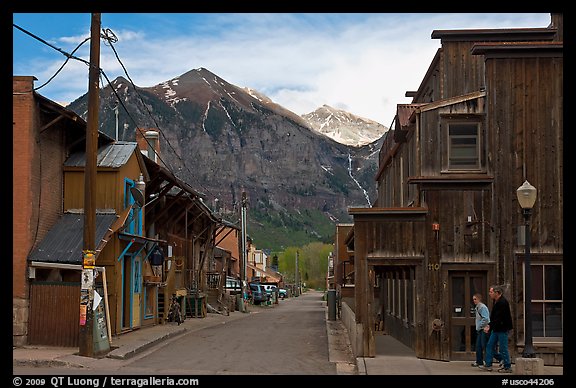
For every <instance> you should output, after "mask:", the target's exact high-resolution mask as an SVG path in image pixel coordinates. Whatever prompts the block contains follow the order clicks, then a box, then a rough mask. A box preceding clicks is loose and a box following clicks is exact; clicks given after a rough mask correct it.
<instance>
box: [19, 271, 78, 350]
mask: <svg viewBox="0 0 576 388" xmlns="http://www.w3.org/2000/svg"><path fill="white" fill-rule="evenodd" d="M28 325H29V326H28V327H29V329H28V333H29V336H28V343H29V344H30V345H48V346H63V347H76V346H78V335H79V331H80V284H79V283H61V282H60V283H54V282H36V283H31V284H30V320H29V321H28Z"/></svg>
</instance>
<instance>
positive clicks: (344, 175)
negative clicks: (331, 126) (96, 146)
mask: <svg viewBox="0 0 576 388" xmlns="http://www.w3.org/2000/svg"><path fill="white" fill-rule="evenodd" d="M87 97H88V96H87V94H86V95H84V96H82V97H80V98H78V99H77V100H76V101H74V102H72V103H71V104H70V105H69V108H70V109H72V110H74V111H75V112H77V113H79V114H80V115H83V117H85V116H86V112H87ZM118 99H120V101H121V102H122V104H121V105H120V107H119V109H118V111H119V112H118V120H116V115H115V112H114V108H115V107H116V106H117V105H118ZM136 127H139V128H144V129H147V128H159V129H160V131H161V133H162V134H161V136H160V143H161V146H160V147H161V158H162V161H164V162H166V164H167V167H168V168H169V169H170V170H171V171H172V172H174V173H175V174H176V175H177V176H178V177H180V178H181V179H183V180H185V181H187V182H188V183H189V184H190V185H191V186H192V187H194V188H195V189H198V190H199V191H200V192H203V193H204V194H205V195H206V198H205V202H206V203H207V204H213V203H216V201H215V200H216V199H217V200H218V201H217V203H218V204H219V206H218V211H219V212H220V213H221V214H222V215H223V216H224V217H225V218H227V219H230V220H231V221H235V220H236V219H237V218H238V206H239V203H240V198H241V192H242V191H246V192H247V195H248V200H249V209H248V217H249V226H248V234H249V235H251V237H252V238H253V239H254V241H255V243H256V245H257V246H258V247H261V248H271V249H281V247H282V246H288V245H295V244H296V245H300V244H304V243H307V242H310V241H315V240H322V241H327V242H332V240H331V238H332V234H333V233H334V222H350V217H349V215H348V214H347V208H348V207H350V206H369V201H370V199H373V198H374V197H375V182H374V175H375V173H376V169H377V158H378V150H379V149H380V144H381V139H379V140H377V141H375V142H373V143H370V144H368V145H366V146H362V147H353V146H349V145H345V144H341V143H338V142H336V141H334V140H332V139H330V138H328V137H326V136H325V135H322V134H319V133H317V132H316V131H314V130H312V129H311V128H310V125H309V124H307V122H306V120H304V119H303V118H302V117H300V116H298V115H296V114H295V113H293V112H290V111H289V110H287V109H285V108H283V107H281V106H280V105H278V104H275V103H273V102H272V101H271V100H270V99H268V98H266V97H265V96H263V95H261V94H259V93H258V92H256V91H253V90H250V89H245V88H240V87H238V86H235V85H232V84H230V83H228V82H226V81H225V80H223V79H222V78H220V77H218V76H217V75H215V74H213V73H211V72H210V71H208V70H206V69H204V68H200V69H194V70H191V71H188V72H187V73H185V74H182V75H181V76H179V77H176V78H173V79H171V80H168V81H165V82H162V83H160V84H158V85H155V86H151V87H137V92H136V90H135V89H134V87H133V85H132V84H131V83H130V82H129V81H127V80H126V79H124V78H122V77H119V78H117V79H115V80H114V81H112V83H111V85H109V86H107V87H105V88H103V89H102V90H101V98H100V128H101V131H103V132H105V133H107V134H108V135H110V136H112V137H114V136H115V133H116V131H117V132H118V137H119V139H120V140H127V141H130V140H132V141H133V140H134V139H135V131H136Z"/></svg>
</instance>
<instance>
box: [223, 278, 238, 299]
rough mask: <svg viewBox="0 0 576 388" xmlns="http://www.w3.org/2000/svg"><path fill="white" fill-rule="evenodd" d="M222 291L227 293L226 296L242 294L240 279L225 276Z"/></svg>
mask: <svg viewBox="0 0 576 388" xmlns="http://www.w3.org/2000/svg"><path fill="white" fill-rule="evenodd" d="M224 289H225V290H226V292H228V295H236V294H242V283H240V279H235V278H233V277H230V276H227V277H226V286H225V287H224Z"/></svg>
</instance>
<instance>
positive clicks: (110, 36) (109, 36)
mask: <svg viewBox="0 0 576 388" xmlns="http://www.w3.org/2000/svg"><path fill="white" fill-rule="evenodd" d="M12 25H13V27H14V28H17V29H18V30H20V31H22V32H23V33H25V34H26V35H29V36H30V37H32V38H34V39H36V40H38V41H39V42H41V43H43V44H45V45H47V46H49V47H51V48H52V49H54V50H56V51H58V52H59V53H61V54H62V55H64V56H65V57H66V61H65V62H64V63H63V64H62V65H61V66H60V68H59V69H58V70H57V71H56V73H55V74H54V75H52V76H51V77H50V78H49V79H48V81H46V82H45V83H44V84H42V85H40V86H39V87H36V88H34V89H33V90H30V91H28V92H27V93H29V92H31V91H35V90H38V89H40V88H42V87H44V86H46V85H47V84H48V83H49V82H51V81H52V80H53V79H54V78H55V77H56V76H57V75H58V74H59V73H60V72H61V71H62V69H63V68H64V66H65V65H66V64H67V63H68V61H69V60H70V59H75V60H77V61H80V62H82V63H84V64H86V65H88V66H90V62H89V61H86V60H85V59H82V58H79V57H77V56H75V55H74V53H75V52H76V51H77V50H78V49H80V47H81V46H82V45H83V44H84V43H86V42H87V41H89V40H90V37H87V38H85V39H84V40H83V41H82V42H81V43H80V44H78V46H76V48H75V49H74V50H73V51H72V53H68V52H66V51H64V50H62V49H61V48H59V47H56V46H54V45H52V44H50V43H49V42H47V41H46V40H44V39H42V38H40V37H39V36H37V35H35V34H33V33H32V32H30V31H27V30H25V29H24V28H22V27H20V26H18V25H17V24H15V23H13V24H12ZM100 37H101V38H102V39H103V40H104V41H105V42H108V45H109V46H110V47H111V48H112V51H113V52H114V55H115V56H116V59H117V60H118V62H119V63H120V65H121V66H122V69H123V70H124V73H125V74H126V76H127V77H128V80H129V81H130V83H131V84H132V87H133V88H134V91H135V92H136V94H137V95H138V98H139V99H140V102H141V103H142V105H143V106H144V107H145V108H146V111H147V112H148V115H149V116H150V118H151V119H152V120H153V121H154V124H155V125H156V127H157V128H158V131H159V133H160V134H162V137H163V138H164V140H165V141H166V143H167V144H168V145H169V146H170V148H171V149H172V151H173V152H174V155H176V157H177V158H178V160H179V161H180V163H181V164H182V166H184V167H185V168H186V170H187V171H188V172H189V173H190V176H191V177H194V178H196V179H197V183H198V184H200V186H202V188H203V189H204V190H205V191H207V192H208V193H209V194H210V195H212V196H213V197H216V195H214V193H212V192H211V191H210V190H209V189H207V188H206V187H205V186H204V185H203V184H202V183H201V182H200V180H199V179H198V177H196V175H195V174H194V173H193V172H192V171H191V170H190V169H189V168H188V166H187V165H186V163H184V160H183V159H182V158H181V157H180V155H179V154H178V152H177V151H176V149H175V148H174V147H173V146H172V144H171V143H170V141H169V140H168V138H167V137H166V135H165V134H164V132H163V131H162V130H161V128H160V125H159V124H158V122H157V121H156V119H155V118H154V116H153V115H152V112H150V110H149V109H148V106H147V105H146V103H145V102H144V100H143V98H142V96H141V94H140V93H139V91H138V89H137V88H136V85H135V84H134V82H133V81H132V78H131V77H130V75H129V74H128V70H127V69H126V67H125V66H124V64H123V63H122V61H121V59H120V57H119V55H118V52H117V51H116V49H115V48H114V46H113V43H116V42H117V41H118V38H117V37H116V35H115V34H114V32H113V31H112V30H110V29H109V28H106V29H103V30H102V34H101V35H100ZM99 72H100V74H102V75H103V76H104V77H105V78H106V80H107V81H108V84H109V85H110V88H111V89H112V92H113V93H114V95H115V96H116V98H117V100H118V102H119V103H120V105H122V108H123V109H124V111H125V112H126V114H127V115H128V117H129V118H130V120H131V121H132V123H133V124H134V125H135V126H136V128H137V129H138V130H139V131H140V133H142V130H141V129H140V126H139V125H138V124H137V122H136V120H135V119H134V118H133V117H132V115H131V114H130V112H129V111H128V108H127V107H126V106H125V105H124V103H123V102H122V99H121V98H120V96H119V95H118V93H117V92H116V90H115V89H114V87H113V86H112V83H111V82H110V79H109V78H108V76H107V75H106V73H105V72H104V70H103V69H102V68H99ZM102 84H103V82H102ZM23 93H26V92H23ZM143 138H144V140H145V141H146V143H148V145H149V146H151V144H150V142H149V141H148V139H147V138H146V137H145V136H143ZM158 158H159V159H160V160H161V161H162V163H163V164H164V166H166V168H167V169H168V170H169V171H170V172H171V173H172V174H173V175H174V176H176V177H177V176H178V175H177V173H176V172H174V171H173V170H172V169H171V168H170V165H169V164H168V163H166V161H165V160H163V159H162V158H161V157H160V156H159V155H158ZM180 188H181V189H183V190H184V188H183V187H180Z"/></svg>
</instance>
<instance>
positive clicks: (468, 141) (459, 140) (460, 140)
mask: <svg viewBox="0 0 576 388" xmlns="http://www.w3.org/2000/svg"><path fill="white" fill-rule="evenodd" d="M452 145H453V146H459V145H462V146H464V145H471V146H476V137H467V136H464V137H453V138H452Z"/></svg>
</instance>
